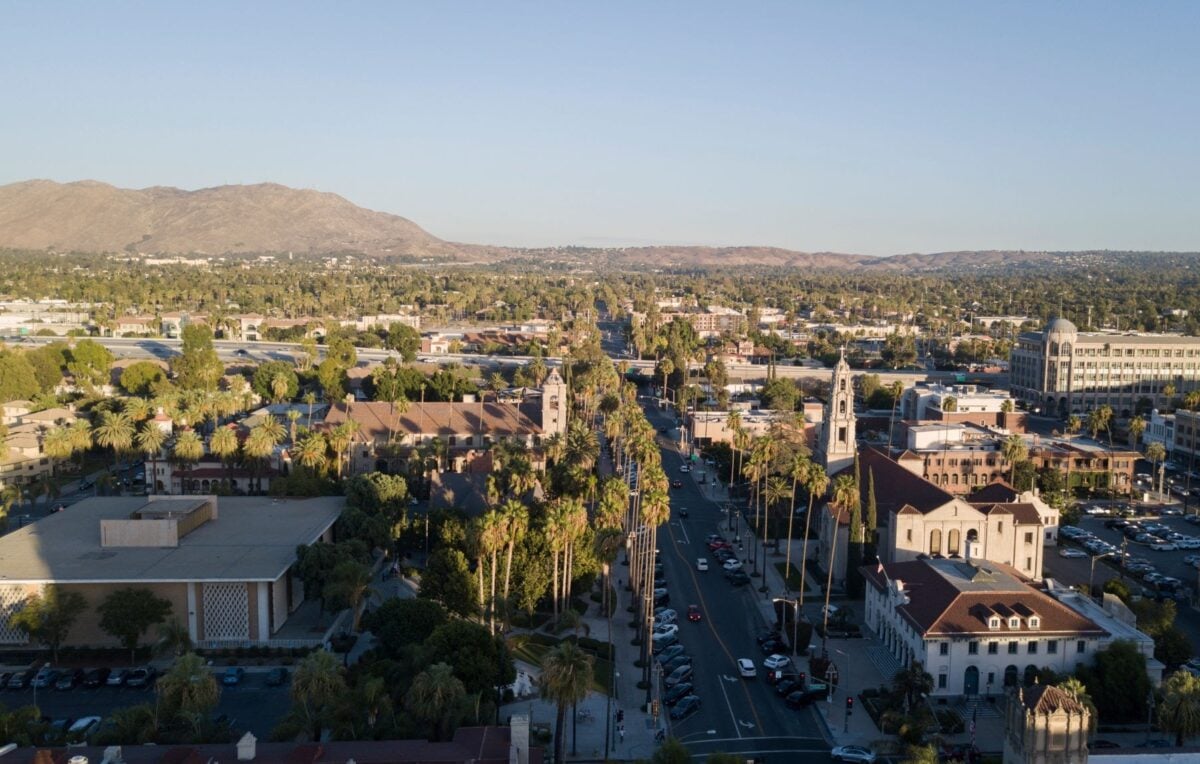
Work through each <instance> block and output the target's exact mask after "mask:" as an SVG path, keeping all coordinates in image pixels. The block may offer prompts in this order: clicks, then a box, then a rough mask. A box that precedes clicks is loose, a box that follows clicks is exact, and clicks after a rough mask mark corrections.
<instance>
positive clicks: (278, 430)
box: [255, 414, 287, 445]
mask: <svg viewBox="0 0 1200 764" xmlns="http://www.w3.org/2000/svg"><path fill="white" fill-rule="evenodd" d="M255 427H256V428H258V429H260V430H262V431H263V432H265V433H266V434H267V435H268V436H270V438H271V443H272V445H278V444H280V443H282V442H283V436H284V435H286V434H287V432H286V431H285V430H284V429H283V423H282V422H280V421H279V420H278V419H276V418H275V416H274V415H273V414H267V415H266V416H265V417H263V420H262V421H261V422H259V423H258V424H257V425H255Z"/></svg>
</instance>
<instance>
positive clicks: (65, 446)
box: [42, 427, 75, 476]
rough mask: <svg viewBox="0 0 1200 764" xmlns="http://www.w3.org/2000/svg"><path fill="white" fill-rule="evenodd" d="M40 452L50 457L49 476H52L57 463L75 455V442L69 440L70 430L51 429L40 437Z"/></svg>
mask: <svg viewBox="0 0 1200 764" xmlns="http://www.w3.org/2000/svg"><path fill="white" fill-rule="evenodd" d="M42 451H43V452H44V453H45V454H46V456H48V457H50V474H51V476H53V475H54V473H55V471H56V470H55V468H56V467H57V466H58V463H59V462H60V461H62V460H63V459H69V458H70V457H71V455H72V454H73V453H75V442H74V441H73V440H72V438H71V432H70V430H68V429H67V428H65V427H51V428H50V429H49V430H47V431H46V432H45V434H44V435H42Z"/></svg>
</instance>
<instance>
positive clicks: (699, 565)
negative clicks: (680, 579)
mask: <svg viewBox="0 0 1200 764" xmlns="http://www.w3.org/2000/svg"><path fill="white" fill-rule="evenodd" d="M696 570H698V571H700V572H701V573H707V572H708V558H707V557H701V558H700V559H698V560H696Z"/></svg>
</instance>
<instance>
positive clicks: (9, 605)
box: [0, 585, 29, 645]
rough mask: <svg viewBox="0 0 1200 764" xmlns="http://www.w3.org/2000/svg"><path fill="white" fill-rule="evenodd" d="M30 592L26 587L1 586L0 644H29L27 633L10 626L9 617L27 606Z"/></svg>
mask: <svg viewBox="0 0 1200 764" xmlns="http://www.w3.org/2000/svg"><path fill="white" fill-rule="evenodd" d="M27 595H28V591H27V590H26V588H25V587H24V586H13V585H9V586H0V644H5V645H24V644H28V643H29V639H28V637H26V636H25V632H23V631H21V630H20V629H15V628H13V627H12V626H10V625H9V624H8V617H9V616H11V615H12V614H13V613H15V612H17V611H18V610H20V609H21V606H23V605H24V604H25V598H26V596H27Z"/></svg>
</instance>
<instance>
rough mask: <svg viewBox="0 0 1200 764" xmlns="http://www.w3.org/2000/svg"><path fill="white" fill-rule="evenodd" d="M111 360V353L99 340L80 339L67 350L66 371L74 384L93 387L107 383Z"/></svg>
mask: <svg viewBox="0 0 1200 764" xmlns="http://www.w3.org/2000/svg"><path fill="white" fill-rule="evenodd" d="M113 360H114V358H113V354H112V353H110V352H109V350H108V348H106V347H104V346H103V345H101V344H100V343H99V342H96V341H95V340H80V341H79V342H76V343H75V346H74V347H72V348H71V349H70V350H68V351H67V371H69V372H70V373H71V376H73V377H75V383H76V384H78V385H81V386H83V387H95V386H98V385H103V384H107V383H108V381H109V376H108V375H109V371H110V370H111V369H112V364H113Z"/></svg>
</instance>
